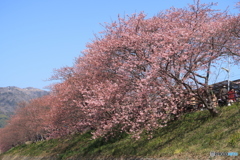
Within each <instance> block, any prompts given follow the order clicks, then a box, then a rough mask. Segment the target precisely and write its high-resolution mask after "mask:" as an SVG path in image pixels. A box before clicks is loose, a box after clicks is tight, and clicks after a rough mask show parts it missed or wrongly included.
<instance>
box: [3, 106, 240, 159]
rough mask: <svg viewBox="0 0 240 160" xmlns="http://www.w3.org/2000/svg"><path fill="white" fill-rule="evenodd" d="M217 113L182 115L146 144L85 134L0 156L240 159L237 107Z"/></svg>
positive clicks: (126, 137) (145, 139)
mask: <svg viewBox="0 0 240 160" xmlns="http://www.w3.org/2000/svg"><path fill="white" fill-rule="evenodd" d="M218 110H219V112H220V115H219V116H218V117H216V118H211V117H210V116H209V113H208V111H198V112H195V113H190V114H186V115H184V116H182V117H180V118H179V120H178V121H174V122H171V123H170V124H169V125H168V126H167V127H164V128H160V129H158V130H156V131H155V132H154V134H153V138H152V139H150V140H149V139H148V136H147V135H143V136H142V138H141V139H140V140H133V139H132V138H131V137H130V136H129V135H125V134H122V135H119V137H118V138H115V139H110V140H109V141H107V142H106V141H104V140H103V139H96V140H91V135H90V134H89V133H86V134H83V135H74V136H71V137H70V136H69V137H67V138H65V139H59V140H57V139H55V140H48V141H42V142H37V143H34V144H30V145H22V146H18V147H15V148H12V149H11V150H9V151H8V152H6V153H5V154H4V155H16V154H17V155H26V156H52V155H54V156H56V157H57V159H67V158H69V157H72V158H73V157H74V158H76V157H85V158H86V159H90V157H95V158H93V159H96V157H148V158H150V157H152V158H153V157H155V158H163V159H174V160H178V159H187V158H194V159H209V158H210V159H219V158H220V159H221V158H222V159H240V120H239V119H240V106H239V105H233V106H228V107H223V108H218ZM211 151H215V152H230V151H231V152H238V154H239V156H237V157H220V156H216V157H215V158H211V157H210V156H209V153H210V152H211ZM2 156H3V155H2ZM0 159H1V157H0ZM76 159H79V158H76ZM81 159H82V158H81Z"/></svg>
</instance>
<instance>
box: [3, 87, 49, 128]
mask: <svg viewBox="0 0 240 160" xmlns="http://www.w3.org/2000/svg"><path fill="white" fill-rule="evenodd" d="M47 94H48V92H47V91H44V90H40V89H36V88H32V87H28V88H18V87H15V86H9V87H0V128H1V127H3V126H4V123H5V120H6V119H8V117H9V116H10V115H12V114H14V112H15V110H16V108H17V106H18V103H20V102H27V101H29V100H30V99H34V98H38V97H42V96H43V95H47Z"/></svg>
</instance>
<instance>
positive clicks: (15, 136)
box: [0, 96, 49, 151]
mask: <svg viewBox="0 0 240 160" xmlns="http://www.w3.org/2000/svg"><path fill="white" fill-rule="evenodd" d="M48 101H49V99H48V96H45V97H42V98H37V99H34V100H31V101H30V102H29V103H26V102H23V103H20V104H19V108H18V110H17V111H16V113H15V115H13V116H12V117H11V118H10V120H9V121H8V123H7V125H6V127H4V128H2V129H1V130H0V134H1V136H0V150H1V151H6V150H8V149H10V148H11V147H13V146H16V145H18V144H23V143H25V142H26V141H38V140H42V139H45V138H46V135H47V132H46V131H47V130H46V126H47V125H48V121H47V117H48V115H49V114H48V111H49V106H48V105H47V104H48Z"/></svg>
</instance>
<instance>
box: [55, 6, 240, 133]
mask: <svg viewBox="0 0 240 160" xmlns="http://www.w3.org/2000/svg"><path fill="white" fill-rule="evenodd" d="M211 6H212V5H206V4H200V3H199V2H197V3H196V4H194V5H190V6H189V8H187V9H176V8H171V9H169V10H167V11H165V12H161V13H159V14H158V15H157V16H154V17H152V18H148V19H147V18H146V15H145V14H144V13H140V14H134V15H132V16H128V17H125V18H121V17H119V18H118V21H116V22H113V23H111V24H106V26H105V31H103V32H102V34H101V35H100V36H98V37H96V39H95V40H94V41H93V42H92V43H89V44H88V45H87V49H86V50H85V51H83V54H84V56H82V57H79V58H78V59H77V60H76V63H75V65H74V66H73V67H66V68H62V69H59V70H58V73H57V74H56V75H55V76H54V78H57V79H62V80H63V82H62V83H60V84H57V85H56V86H54V87H53V90H54V96H55V98H54V100H53V101H52V102H53V105H52V106H53V108H54V110H53V112H52V113H53V116H52V117H53V120H52V122H54V124H53V126H52V129H53V130H54V131H55V132H54V133H55V135H64V134H67V133H72V132H78V131H83V130H84V129H86V128H92V129H94V130H95V132H94V135H95V136H102V135H105V134H107V133H109V132H110V133H113V130H114V129H118V130H119V131H121V132H128V133H133V134H135V135H138V134H139V133H141V131H142V130H148V131H150V130H152V129H154V128H157V127H159V126H164V125H166V123H167V122H168V121H169V119H170V117H171V116H178V115H179V114H180V113H181V112H182V110H184V108H185V107H186V106H187V105H188V104H189V103H190V102H189V99H190V98H191V97H192V96H196V97H197V98H198V99H199V100H200V101H201V103H203V104H204V105H205V106H206V108H207V109H208V110H209V111H210V113H211V114H212V115H213V116H216V115H217V110H216V108H214V107H213V101H212V97H211V92H210V91H209V88H208V87H209V77H210V76H211V72H212V71H211V68H212V67H213V66H217V65H218V60H219V59H221V57H223V56H225V55H226V54H227V53H228V52H229V49H230V46H232V47H231V50H232V52H234V55H239V50H238V49H237V45H234V44H239V43H238V42H239V39H237V38H233V36H232V34H233V33H231V34H230V33H229V27H230V26H231V25H230V24H232V27H233V26H234V27H237V26H236V24H233V22H234V23H237V22H236V21H234V20H233V22H231V23H230V21H229V20H230V19H234V18H236V17H232V18H231V17H230V16H228V15H227V14H225V13H222V12H215V11H214V10H212V9H211ZM230 28H231V27H230ZM237 31H238V30H237ZM232 55H233V54H232Z"/></svg>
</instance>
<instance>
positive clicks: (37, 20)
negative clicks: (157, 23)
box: [0, 0, 240, 89]
mask: <svg viewBox="0 0 240 160" xmlns="http://www.w3.org/2000/svg"><path fill="white" fill-rule="evenodd" d="M201 2H202V3H210V2H218V4H219V5H218V6H217V7H215V8H218V9H221V10H225V9H226V8H227V7H229V11H230V12H231V13H238V10H234V9H233V8H234V5H235V3H236V2H237V0H218V1H217V0H212V1H211V0H202V1H201ZM192 3H193V0H181V1H179V0H167V1H165V0H121V1H120V0H119V1H114V0H87V1H86V0H85V1H83V0H0V24H1V25H0V59H1V61H0V62H1V63H0V75H1V76H0V87H7V86H17V87H20V88H26V87H34V88H39V89H44V87H45V86H48V85H49V84H51V83H54V82H52V81H46V80H47V79H48V78H50V77H51V76H52V74H53V70H54V69H59V68H61V67H65V66H72V65H73V63H74V59H75V58H76V57H78V56H81V51H82V50H84V49H85V45H86V43H89V42H91V40H92V39H94V34H98V32H100V31H102V30H103V27H102V26H101V25H100V24H103V23H104V22H111V21H114V20H116V19H117V16H118V14H120V15H122V16H123V15H125V14H133V13H139V12H141V11H144V12H145V13H146V14H147V15H148V16H149V17H152V16H154V15H156V14H157V13H158V12H159V11H162V10H166V9H169V8H170V7H172V6H174V7H177V8H182V7H187V5H188V4H192ZM223 67H225V66H223ZM232 67H233V66H232ZM238 73H240V72H239V69H238V68H236V67H234V72H232V73H231V76H230V79H232V80H234V79H240V74H238ZM221 74H222V75H221V76H219V79H218V81H221V80H226V78H227V74H226V72H225V71H221Z"/></svg>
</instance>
